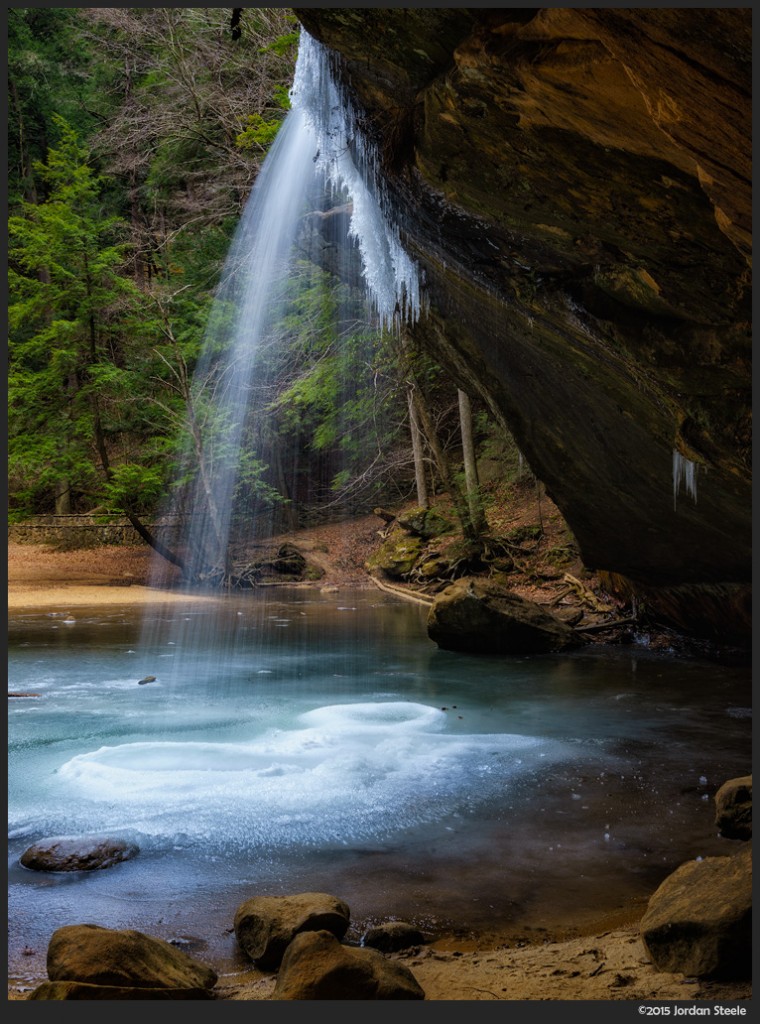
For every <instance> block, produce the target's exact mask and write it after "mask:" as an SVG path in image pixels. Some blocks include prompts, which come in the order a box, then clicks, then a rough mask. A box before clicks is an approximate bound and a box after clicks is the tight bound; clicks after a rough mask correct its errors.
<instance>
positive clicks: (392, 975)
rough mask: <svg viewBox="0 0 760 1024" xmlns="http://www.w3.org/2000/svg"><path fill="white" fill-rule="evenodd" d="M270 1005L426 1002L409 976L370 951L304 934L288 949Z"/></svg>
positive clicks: (323, 933)
mask: <svg viewBox="0 0 760 1024" xmlns="http://www.w3.org/2000/svg"><path fill="white" fill-rule="evenodd" d="M272 998H273V999H424V998H425V993H424V991H423V989H422V988H421V986H420V985H419V983H418V982H417V979H416V978H415V977H414V975H413V974H412V972H411V971H410V970H409V969H408V968H407V967H404V966H403V965H402V964H399V963H396V962H395V961H393V960H386V959H385V957H384V956H383V954H382V953H378V952H377V951H376V950H374V949H363V948H358V949H357V948H354V947H349V946H342V945H341V944H340V942H339V941H338V940H337V939H336V938H335V936H334V935H331V934H330V932H326V931H317V932H302V933H301V934H300V935H296V937H295V938H294V939H293V941H292V942H291V943H290V945H289V946H288V948H287V950H286V952H285V955H284V957H283V959H282V966H281V967H280V973H279V974H278V976H277V985H276V986H275V990H274V994H273V996H272Z"/></svg>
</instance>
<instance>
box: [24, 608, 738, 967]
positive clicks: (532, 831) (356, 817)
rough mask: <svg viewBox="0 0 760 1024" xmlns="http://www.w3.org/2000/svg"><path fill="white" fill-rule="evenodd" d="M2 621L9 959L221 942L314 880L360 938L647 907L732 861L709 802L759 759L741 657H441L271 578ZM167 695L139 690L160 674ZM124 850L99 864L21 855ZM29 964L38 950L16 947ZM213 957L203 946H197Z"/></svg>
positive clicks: (227, 947) (404, 627)
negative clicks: (99, 936) (398, 928)
mask: <svg viewBox="0 0 760 1024" xmlns="http://www.w3.org/2000/svg"><path fill="white" fill-rule="evenodd" d="M65 612H66V609H65V606H63V605H62V606H61V611H60V612H59V613H45V612H39V613H28V614H17V615H15V616H14V617H13V618H12V619H11V622H10V641H9V687H8V688H9V690H13V691H31V692H34V693H37V694H39V696H38V697H33V698H13V699H10V700H9V719H10V721H9V861H8V863H9V952H10V965H11V971H12V972H13V971H14V970H22V969H26V970H29V969H30V968H31V967H32V966H33V965H34V964H35V963H36V962H38V961H41V963H42V965H43V971H44V953H45V949H46V947H47V941H48V939H49V937H50V934H51V933H52V931H53V930H54V929H55V928H57V927H59V926H61V925H63V924H72V923H77V922H84V921H89V922H94V923H97V924H101V925H106V926H108V927H117V928H124V927H134V928H139V929H141V930H144V931H147V932H149V933H151V934H155V935H160V936H162V937H164V938H181V937H185V938H187V937H190V938H191V939H193V940H197V942H198V943H200V945H197V943H196V946H195V948H196V949H206V950H207V953H208V955H213V956H226V955H232V953H233V951H234V936H232V934H231V927H232V921H233V918H234V913H235V909H236V908H237V906H238V905H239V903H241V902H242V901H243V900H244V899H247V898H248V897H250V896H252V895H255V894H277V893H292V892H300V891H307V890H309V891H312V890H317V891H326V892H330V893H333V894H335V895H337V896H340V897H341V898H343V899H345V900H346V901H347V902H348V904H349V906H350V908H351V914H352V929H351V931H350V932H349V935H348V936H347V938H349V939H354V940H358V938H359V937H360V935H361V934H362V932H363V930H364V929H365V928H366V926H367V925H368V924H369V923H372V922H376V921H379V920H382V919H387V918H393V917H395V918H399V919H404V920H411V921H414V922H416V923H418V924H420V925H422V926H423V928H425V929H427V930H428V931H430V932H432V933H443V932H447V931H454V932H462V933H465V932H467V931H469V930H471V929H472V930H477V931H486V932H489V933H509V934H513V935H514V934H519V933H520V932H524V933H525V934H534V933H535V931H536V930H540V929H545V930H547V931H548V932H556V931H558V930H562V929H570V928H581V927H584V926H586V925H587V924H589V923H591V922H595V921H599V920H603V919H604V918H605V917H614V916H615V915H618V916H620V915H622V916H625V915H626V914H629V915H631V916H634V915H635V914H636V913H637V912H638V911H640V910H641V909H642V908H643V906H644V904H645V902H646V899H647V897H648V895H649V894H650V893H651V892H652V891H653V890H654V888H656V886H657V885H658V884H659V882H660V881H662V879H663V878H664V877H665V876H666V875H667V874H669V873H670V872H671V871H672V870H673V869H674V868H675V867H677V866H678V864H680V863H682V862H683V861H684V860H688V859H691V858H696V857H706V856H713V855H720V854H725V853H730V852H733V851H734V849H735V844H734V843H732V842H731V841H729V840H725V839H722V838H720V837H719V836H718V835H717V832H716V829H715V826H714V813H715V809H714V803H713V796H714V793H715V791H716V789H717V788H718V787H719V786H720V785H721V784H722V783H723V782H724V781H725V780H726V779H729V778H732V777H734V776H737V775H744V774H747V773H749V772H750V771H751V709H750V703H751V685H750V675H749V669H747V668H745V667H731V666H726V665H721V664H715V663H712V662H708V661H695V660H687V659H683V658H678V657H676V656H674V655H672V654H669V653H663V652H654V651H649V650H647V649H646V648H643V647H640V646H629V647H617V648H610V647H603V646H598V645H594V646H589V647H588V648H584V649H583V650H581V651H579V652H575V653H573V654H570V655H567V654H563V655H550V656H534V657H520V658H500V657H485V656H481V657H478V656H474V655H473V656H470V655H463V654H455V653H450V652H445V651H441V650H439V649H438V648H437V647H436V645H435V644H433V643H432V642H431V641H430V640H429V639H428V637H427V634H426V631H425V609H424V608H418V607H416V606H412V605H409V604H406V603H402V602H399V601H397V600H396V599H394V598H391V597H387V596H385V595H382V594H379V593H378V592H377V591H374V590H370V591H366V590H357V591H345V590H342V591H340V592H338V593H332V594H321V593H319V592H318V591H317V590H316V589H314V590H311V589H309V590H284V589H283V590H276V589H270V590H267V591H266V592H262V591H256V592H253V593H251V594H249V595H246V596H244V597H239V598H238V597H232V598H229V599H225V600H221V601H219V600H216V601H209V602H208V603H205V602H204V603H200V604H175V605H167V606H165V607H163V608H160V609H159V610H157V611H156V613H155V615H153V616H152V618H151V620H150V621H149V623H148V624H147V626H145V625H143V624H141V616H142V613H141V611H139V610H133V609H129V608H127V607H125V608H114V607H108V608H106V609H100V610H98V609H94V608H93V609H74V610H73V615H69V616H67V615H66V614H65ZM148 674H150V675H154V676H155V677H156V679H155V681H154V682H151V683H149V684H145V685H138V680H139V679H141V678H143V677H144V676H146V675H148ZM101 833H106V834H108V835H118V836H126V837H129V838H133V839H134V840H135V841H136V842H137V844H138V845H139V847H140V853H139V855H138V856H137V857H136V858H135V859H133V860H131V861H128V862H124V863H122V864H119V865H116V866H115V867H112V868H109V869H107V870H100V871H91V872H78V873H73V874H53V873H44V872H34V871H29V870H26V869H25V868H23V867H21V866H20V865H19V863H18V858H19V856H20V855H21V853H22V852H23V851H24V849H26V848H27V847H28V846H29V845H31V844H32V843H34V842H36V841H38V840H40V839H43V838H45V837H51V836H86V835H90V834H101ZM25 947H27V948H28V949H31V950H34V951H35V952H34V954H31V956H30V955H29V954H27V956H26V958H25V957H24V956H23V950H24V948H25ZM199 955H201V954H199Z"/></svg>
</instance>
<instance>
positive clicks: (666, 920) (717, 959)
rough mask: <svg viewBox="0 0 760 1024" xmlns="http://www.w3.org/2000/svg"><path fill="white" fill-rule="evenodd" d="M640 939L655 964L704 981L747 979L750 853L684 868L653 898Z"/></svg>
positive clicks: (749, 938) (746, 850) (750, 896)
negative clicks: (703, 978) (709, 979)
mask: <svg viewBox="0 0 760 1024" xmlns="http://www.w3.org/2000/svg"><path fill="white" fill-rule="evenodd" d="M640 927H641V937H642V939H643V942H644V945H645V947H646V949H647V952H648V953H649V955H650V957H651V958H652V961H653V962H654V964H655V965H656V966H657V967H658V968H659V969H660V970H662V971H678V972H681V973H683V974H688V975H692V976H696V977H700V978H702V977H705V978H749V977H750V976H751V950H752V850H751V848H749V847H746V848H744V849H743V850H741V852H740V853H737V854H735V855H734V856H733V857H708V858H706V859H705V860H703V861H689V862H688V863H686V864H682V865H681V866H680V867H679V868H677V869H676V871H674V872H673V874H672V875H670V876H669V877H668V878H666V879H665V881H664V882H663V883H662V885H660V887H659V888H658V889H657V890H656V892H655V893H654V894H653V895H652V897H651V898H650V900H649V904H648V906H647V910H646V913H645V914H644V916H643V918H642V919H641V926H640Z"/></svg>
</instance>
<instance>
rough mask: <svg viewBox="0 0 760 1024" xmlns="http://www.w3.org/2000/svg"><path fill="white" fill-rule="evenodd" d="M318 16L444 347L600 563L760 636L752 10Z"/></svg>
mask: <svg viewBox="0 0 760 1024" xmlns="http://www.w3.org/2000/svg"><path fill="white" fill-rule="evenodd" d="M295 13H296V14H297V16H298V17H299V19H300V20H301V22H302V23H303V25H304V26H305V28H306V29H307V30H308V31H309V32H310V33H311V34H312V35H314V36H315V37H316V38H317V39H319V40H321V41H322V42H324V43H325V45H327V46H328V47H329V48H330V49H331V50H332V51H333V52H334V55H335V66H336V73H337V74H338V76H339V78H340V80H341V81H342V83H343V85H344V87H345V89H346V92H347V94H348V95H349V96H350V98H351V100H352V102H353V104H354V105H355V107H356V109H357V111H358V120H359V122H360V123H359V127H360V129H361V131H362V132H363V133H364V134H365V135H366V136H368V137H369V138H370V139H372V140H374V142H375V144H376V146H377V149H378V152H379V154H380V158H381V163H382V167H383V173H384V177H385V182H386V186H387V188H388V191H389V195H390V197H391V200H392V204H393V209H394V215H395V216H396V218H397V221H398V224H399V227H400V230H401V234H402V238H403V241H404V243H405V244H406V246H407V248H408V250H409V251H410V253H411V254H412V255H413V256H414V257H415V258H416V259H417V260H418V262H419V264H420V267H421V269H422V270H423V272H424V279H425V292H426V300H427V302H428V304H429V314H428V315H427V316H426V317H425V318H423V319H422V320H421V321H420V322H419V323H418V324H417V326H416V327H415V333H416V334H417V336H418V338H419V340H420V342H421V343H422V344H424V345H426V346H427V347H428V348H429V349H430V350H431V351H432V352H433V353H434V354H435V356H436V358H438V359H439V361H441V362H442V363H443V364H444V365H446V366H447V367H448V368H449V369H450V371H451V372H452V373H453V374H454V376H455V377H456V379H457V380H458V381H459V382H460V383H461V385H462V386H464V387H465V389H468V390H470V391H471V392H472V393H478V394H480V395H481V396H482V397H483V398H484V399H485V401H487V402H488V404H489V406H490V407H491V408H492V409H493V411H494V413H495V414H496V415H497V416H498V417H500V418H501V419H502V420H503V421H504V423H505V424H506V426H507V427H508V428H509V429H510V431H511V432H512V433H513V435H514V436H515V439H516V441H517V443H518V445H519V446H520V449H521V451H522V452H523V454H524V455H525V457H526V459H527V460H528V462H529V463H530V465H531V467H532V468H533V470H534V471H535V473H536V474H537V475H538V476H539V477H540V478H541V479H542V480H543V481H544V483H545V485H546V488H547V490H548V492H549V493H550V495H551V497H552V498H553V500H554V501H555V502H556V504H557V505H558V507H559V508H560V510H561V511H562V513H563V514H564V516H565V518H566V519H567V521H568V523H569V525H570V527H571V529H572V530H573V533H574V535H575V537H576V540H577V541H578V544H579V546H580V549H581V553H582V556H583V558H584V561H585V563H586V565H587V566H588V567H589V568H592V569H596V570H602V571H606V572H607V573H608V574H609V579H610V581H611V585H612V581H617V583H618V585H619V588H620V589H621V591H622V590H624V589H625V588H632V589H633V591H634V592H635V591H636V590H637V588H638V591H639V592H640V593H642V594H646V596H647V601H648V603H649V605H650V606H651V607H652V608H653V609H656V608H657V606H658V596H657V595H658V594H660V595H661V598H662V599H661V600H660V601H659V606H660V609H661V610H662V611H663V615H664V617H665V618H666V619H669V620H670V621H672V622H674V623H676V624H678V625H679V627H681V628H686V629H688V628H690V627H693V628H694V629H695V631H697V632H700V631H702V632H704V631H707V632H709V631H710V630H712V631H713V632H725V631H728V633H729V634H730V635H731V636H742V635H745V636H746V635H748V630H749V627H750V614H749V600H748V587H749V581H750V571H751V518H750V517H751V461H750V460H751V450H750V445H751V312H750V306H751V277H750V271H751V219H750V217H751V128H750V121H751V9H750V8H697V9H689V8H678V9H658V8H635V9H625V8H616V9H607V8H518V9H479V8H428V9H408V8H379V9H378V8H375V9H354V8H324V9H308V10H307V9H296V10H295ZM674 452H677V453H679V455H680V456H682V457H683V458H684V459H687V460H689V462H690V463H693V465H694V472H695V474H696V476H695V482H696V496H695V497H694V496H692V495H690V494H689V493H687V490H686V488H685V486H684V485H683V484H682V485H681V486H680V490H679V493H678V494H677V495H675V494H674V479H673V455H674ZM726 594H730V595H732V596H731V599H727V598H725V595H726ZM679 595H682V597H679ZM700 595H702V598H701V597H700ZM721 595H722V596H721Z"/></svg>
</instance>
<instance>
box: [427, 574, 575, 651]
mask: <svg viewBox="0 0 760 1024" xmlns="http://www.w3.org/2000/svg"><path fill="white" fill-rule="evenodd" d="M427 631H428V636H429V637H430V639H431V640H434V641H435V642H436V643H437V644H438V646H439V647H442V648H443V649H444V650H447V651H469V652H471V653H473V654H541V653H546V652H548V651H561V650H564V649H565V648H568V647H572V646H573V645H574V644H577V643H579V640H578V638H577V635H576V634H575V633H573V630H572V629H571V628H570V627H569V626H567V625H566V624H565V623H564V622H562V621H561V620H560V619H558V618H557V617H556V616H554V615H551V614H549V613H548V612H546V611H544V609H543V608H540V607H539V606H538V605H537V604H534V603H533V602H532V601H526V600H525V598H523V597H519V596H518V595H517V594H514V593H512V592H511V591H509V590H506V589H505V588H504V587H500V586H498V585H497V584H494V583H491V582H489V581H487V580H485V581H484V580H479V579H476V578H474V577H471V578H465V579H461V580H457V581H456V582H455V583H452V584H451V586H449V587H446V589H445V590H444V591H442V592H441V593H440V594H439V595H438V596H437V597H436V599H435V601H434V602H433V604H432V605H431V608H430V612H429V614H428V621H427Z"/></svg>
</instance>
